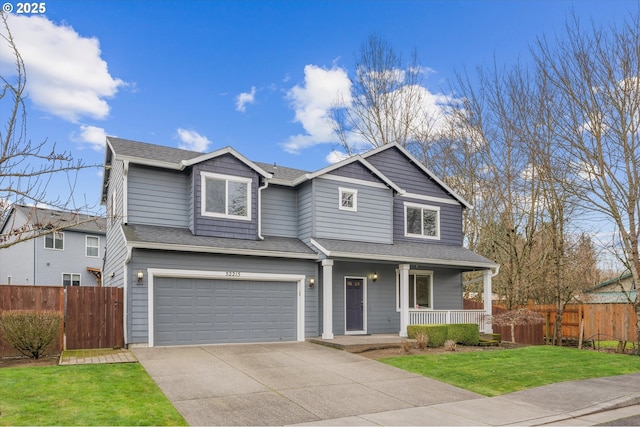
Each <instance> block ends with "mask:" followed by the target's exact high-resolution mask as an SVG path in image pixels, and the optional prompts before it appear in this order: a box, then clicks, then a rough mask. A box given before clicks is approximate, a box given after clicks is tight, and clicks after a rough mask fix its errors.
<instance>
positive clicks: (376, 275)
mask: <svg viewBox="0 0 640 427" xmlns="http://www.w3.org/2000/svg"><path fill="white" fill-rule="evenodd" d="M371 280H373V281H374V282H375V281H376V280H378V273H373V274H372V275H371Z"/></svg>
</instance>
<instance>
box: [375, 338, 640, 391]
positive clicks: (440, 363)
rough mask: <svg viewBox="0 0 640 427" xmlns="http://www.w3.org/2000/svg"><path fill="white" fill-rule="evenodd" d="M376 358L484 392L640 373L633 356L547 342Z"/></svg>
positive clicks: (638, 363) (637, 360)
mask: <svg viewBox="0 0 640 427" xmlns="http://www.w3.org/2000/svg"><path fill="white" fill-rule="evenodd" d="M380 361H381V362H383V363H386V364H388V365H392V366H396V367H398V368H401V369H404V370H406V371H410V372H415V373H417V374H420V375H424V376H426V377H430V378H434V379H437V380H440V381H443V382H446V383H449V384H452V385H455V386H458V387H461V388H464V389H467V390H470V391H473V392H476V393H479V394H482V395H484V396H497V395H501V394H505V393H511V392H513V391H518V390H523V389H526V388H531V387H537V386H541V385H545V384H552V383H557V382H562V381H571V380H580V379H587V378H598V377H607V376H613V375H623V374H631V373H635V372H640V357H638V356H629V355H623V354H609V353H599V352H595V351H586V350H578V349H575V348H565V347H553V346H532V347H523V348H518V349H511V350H499V351H478V352H468V353H458V354H455V353H452V354H432V355H418V356H398V357H389V358H385V359H380Z"/></svg>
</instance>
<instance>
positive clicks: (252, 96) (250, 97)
mask: <svg viewBox="0 0 640 427" xmlns="http://www.w3.org/2000/svg"><path fill="white" fill-rule="evenodd" d="M255 100H256V87H255V86H251V92H242V93H241V94H240V95H238V96H237V97H236V110H237V111H240V112H242V113H244V112H245V110H246V105H247V104H253V103H254V102H255Z"/></svg>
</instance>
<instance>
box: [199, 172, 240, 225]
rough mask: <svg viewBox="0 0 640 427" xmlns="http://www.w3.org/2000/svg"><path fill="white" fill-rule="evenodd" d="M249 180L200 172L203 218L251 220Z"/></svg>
mask: <svg viewBox="0 0 640 427" xmlns="http://www.w3.org/2000/svg"><path fill="white" fill-rule="evenodd" d="M251 182H252V181H251V179H250V178H242V177H233V176H227V175H220V174H215V173H211V172H201V186H202V189H201V197H202V208H201V214H202V215H203V216H210V217H219V218H229V219H244V220H250V219H251Z"/></svg>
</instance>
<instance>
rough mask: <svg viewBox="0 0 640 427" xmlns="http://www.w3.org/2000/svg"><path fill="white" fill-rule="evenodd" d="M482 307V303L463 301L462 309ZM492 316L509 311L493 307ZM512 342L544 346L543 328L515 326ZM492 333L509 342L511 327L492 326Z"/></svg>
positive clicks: (538, 325)
mask: <svg viewBox="0 0 640 427" xmlns="http://www.w3.org/2000/svg"><path fill="white" fill-rule="evenodd" d="M483 307H484V303H481V302H477V301H473V300H467V299H465V300H464V309H465V310H476V309H482V308H483ZM491 310H492V312H493V315H494V316H495V315H496V314H500V313H504V312H505V311H509V310H507V309H506V308H504V307H502V306H499V305H495V304H494V305H493V306H492V307H491ZM513 332H514V334H513V335H514V341H515V342H517V343H520V344H531V345H540V344H544V328H543V327H542V326H541V325H540V324H539V323H538V324H535V325H517V326H515V328H514V331H513ZM493 333H495V334H500V335H501V336H502V340H503V341H511V327H510V326H498V325H493Z"/></svg>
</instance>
